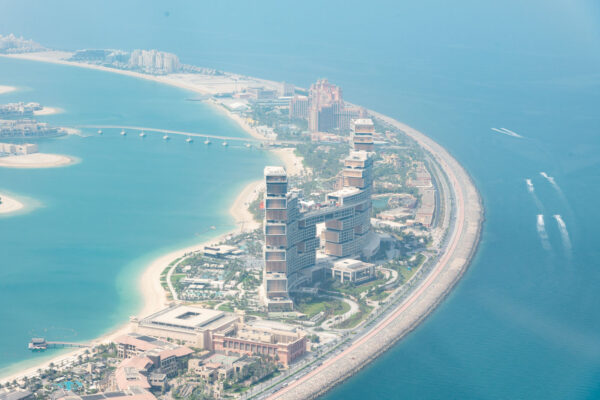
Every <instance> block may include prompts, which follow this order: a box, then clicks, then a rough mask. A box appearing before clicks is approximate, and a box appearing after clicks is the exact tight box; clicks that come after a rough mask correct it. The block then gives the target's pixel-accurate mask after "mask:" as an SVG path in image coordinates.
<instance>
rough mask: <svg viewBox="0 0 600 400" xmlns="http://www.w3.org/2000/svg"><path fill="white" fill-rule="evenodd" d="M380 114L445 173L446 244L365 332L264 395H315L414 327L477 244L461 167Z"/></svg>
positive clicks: (473, 206)
mask: <svg viewBox="0 0 600 400" xmlns="http://www.w3.org/2000/svg"><path fill="white" fill-rule="evenodd" d="M378 116H379V115H378ZM382 117H383V116H380V118H382ZM382 119H384V120H385V121H386V122H389V123H393V124H394V125H396V126H397V127H399V128H400V129H402V130H403V131H405V132H406V133H407V134H408V135H409V136H411V137H412V138H413V139H415V140H416V141H417V142H419V144H420V145H421V146H422V147H424V148H425V149H426V150H428V151H429V152H430V153H431V154H432V155H433V157H434V158H435V160H436V162H437V163H438V165H439V166H440V167H441V169H442V170H443V171H444V172H445V173H446V177H447V179H448V181H449V183H450V185H449V186H450V189H451V190H450V192H451V193H448V196H447V202H448V203H447V207H449V204H450V202H451V201H452V200H453V203H454V204H453V205H454V218H453V219H454V224H453V226H452V227H451V232H450V235H449V239H448V243H447V246H446V248H445V250H444V252H443V254H442V256H441V257H440V258H439V260H438V262H437V264H436V265H435V266H434V268H433V269H432V270H431V272H430V273H429V275H428V276H427V277H426V278H425V279H424V280H423V281H422V282H421V284H420V285H419V286H418V287H417V288H416V289H415V290H414V291H413V292H412V293H411V294H410V295H409V297H407V298H406V299H405V300H404V301H403V302H402V303H401V304H400V305H399V306H398V307H397V308H396V309H395V310H393V311H391V313H389V314H388V315H387V316H386V317H384V319H383V320H381V321H380V322H378V323H377V324H376V325H375V327H373V328H372V329H370V330H369V331H367V332H366V334H365V335H364V336H362V337H360V338H357V339H356V340H354V341H353V342H351V344H350V345H349V347H347V348H346V349H344V350H343V351H341V352H339V353H338V354H337V355H335V356H333V357H331V358H329V359H327V360H326V361H324V362H323V364H322V365H321V366H319V367H317V368H315V369H313V370H312V371H310V372H308V373H306V374H305V375H303V376H301V377H298V378H297V380H295V381H293V382H291V383H289V384H288V386H286V387H283V388H280V389H279V391H277V392H275V393H274V394H272V395H270V396H269V397H267V398H268V399H306V398H314V397H317V396H319V395H321V394H323V393H324V392H325V391H326V390H328V389H329V388H331V387H332V386H334V385H335V384H337V383H338V382H340V381H342V380H343V379H346V378H347V377H349V376H351V375H352V374H353V373H354V372H355V371H357V370H358V369H360V368H362V367H364V365H366V364H367V363H368V362H369V361H371V360H373V359H374V358H375V357H376V356H377V355H379V354H380V353H381V352H383V351H385V350H386V349H387V348H388V347H389V346H391V345H392V344H393V343H394V342H395V341H397V340H399V339H400V338H401V337H403V336H404V335H405V334H406V333H408V332H410V331H411V330H412V329H414V327H416V326H417V325H418V324H419V322H421V321H422V320H423V319H424V318H425V317H426V316H427V315H428V314H429V313H430V312H431V311H432V310H433V309H434V308H435V306H436V305H437V304H438V303H439V302H440V301H441V300H443V298H444V297H445V295H446V294H447V293H448V292H449V290H450V289H451V288H452V287H453V285H454V284H455V283H456V282H457V281H458V279H459V278H460V277H461V276H462V274H463V273H464V271H465V270H466V268H467V267H468V264H469V261H470V258H471V256H472V254H473V252H474V249H475V247H476V245H477V242H478V238H479V231H480V225H481V221H482V208H481V202H480V198H479V195H478V193H477V191H476V189H475V187H474V186H473V184H472V182H471V180H470V178H469V176H468V175H467V174H466V172H465V171H464V169H463V168H462V167H461V166H460V165H459V164H458V162H457V161H456V160H454V158H452V156H450V154H448V153H447V152H446V151H445V149H443V148H442V147H441V146H439V145H438V144H437V143H435V142H434V141H433V140H431V139H429V138H428V137H426V136H425V135H423V134H421V133H420V132H418V131H415V130H414V129H412V128H410V127H407V126H406V125H403V124H400V123H399V122H397V121H395V120H391V119H389V118H387V117H383V118H382ZM278 387H281V386H278Z"/></svg>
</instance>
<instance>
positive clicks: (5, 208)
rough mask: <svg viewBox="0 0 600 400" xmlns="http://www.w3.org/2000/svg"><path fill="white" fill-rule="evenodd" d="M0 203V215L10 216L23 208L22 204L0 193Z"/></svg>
mask: <svg viewBox="0 0 600 400" xmlns="http://www.w3.org/2000/svg"><path fill="white" fill-rule="evenodd" d="M0 201H1V202H2V203H0V215H6V214H11V213H14V212H16V211H19V210H21V209H22V208H23V207H25V206H24V205H23V203H21V202H20V201H18V200H16V199H14V198H12V197H9V196H7V195H5V194H4V193H0Z"/></svg>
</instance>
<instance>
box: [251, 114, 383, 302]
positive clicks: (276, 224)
mask: <svg viewBox="0 0 600 400" xmlns="http://www.w3.org/2000/svg"><path fill="white" fill-rule="evenodd" d="M374 131H375V128H374V126H373V121H371V120H370V119H357V120H354V121H353V122H352V147H353V149H352V150H351V151H350V154H349V155H348V157H346V158H345V159H344V169H343V171H342V176H341V182H340V183H341V185H340V186H341V189H340V190H338V191H336V192H332V193H329V194H328V195H327V199H326V202H325V204H322V207H320V208H317V209H315V210H310V211H301V210H300V206H299V192H298V191H297V190H289V188H288V179H287V173H286V171H285V169H284V168H283V167H266V168H265V183H266V192H265V198H264V208H265V221H264V233H265V246H264V260H265V267H264V272H263V286H262V289H261V290H262V293H261V295H262V299H263V302H264V304H265V305H266V306H267V309H268V310H269V311H291V310H292V309H293V303H292V301H291V299H290V298H289V295H288V289H289V288H290V287H293V286H294V285H295V284H296V283H297V282H298V281H299V279H300V276H301V275H302V271H303V270H304V271H306V269H308V268H311V267H313V266H315V264H316V254H317V249H318V248H320V247H321V242H320V239H319V238H318V237H317V226H316V225H317V224H318V223H322V222H324V223H325V232H324V234H323V238H324V241H325V243H324V252H325V254H326V255H328V256H331V257H336V258H345V257H349V258H356V257H358V256H360V255H361V252H362V250H363V248H364V247H365V244H366V242H367V240H368V235H369V233H370V231H371V224H370V218H371V193H372V190H373V155H374V153H373V149H374V146H373V133H374Z"/></svg>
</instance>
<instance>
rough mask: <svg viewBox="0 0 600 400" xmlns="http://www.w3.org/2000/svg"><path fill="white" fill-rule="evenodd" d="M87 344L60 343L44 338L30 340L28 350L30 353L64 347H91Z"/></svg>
mask: <svg viewBox="0 0 600 400" xmlns="http://www.w3.org/2000/svg"><path fill="white" fill-rule="evenodd" d="M91 346H92V345H91V344H88V343H75V342H61V341H48V340H46V339H44V338H32V339H31V341H30V342H29V346H28V347H29V350H32V351H43V350H46V349H56V348H64V347H79V348H84V347H91Z"/></svg>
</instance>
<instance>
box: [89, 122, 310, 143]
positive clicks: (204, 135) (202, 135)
mask: <svg viewBox="0 0 600 400" xmlns="http://www.w3.org/2000/svg"><path fill="white" fill-rule="evenodd" d="M78 128H84V129H122V130H128V131H140V132H141V131H144V132H157V133H170V134H173V135H182V136H193V137H199V138H207V139H218V140H226V141H238V142H244V143H250V142H253V143H260V144H265V145H275V146H277V145H279V146H281V145H291V144H298V143H300V142H299V141H293V140H267V139H257V138H254V137H239V136H221V135H212V134H207V133H199V132H184V131H177V130H172V129H159V128H148V127H143V126H125V125H80V126H78Z"/></svg>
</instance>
